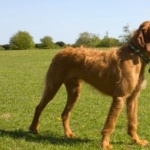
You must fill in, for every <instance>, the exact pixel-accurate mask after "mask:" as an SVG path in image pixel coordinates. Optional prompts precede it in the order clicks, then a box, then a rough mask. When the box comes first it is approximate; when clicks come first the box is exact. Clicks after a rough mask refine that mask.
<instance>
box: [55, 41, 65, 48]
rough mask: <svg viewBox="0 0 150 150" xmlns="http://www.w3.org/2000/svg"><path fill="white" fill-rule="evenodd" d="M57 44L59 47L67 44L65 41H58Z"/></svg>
mask: <svg viewBox="0 0 150 150" xmlns="http://www.w3.org/2000/svg"><path fill="white" fill-rule="evenodd" d="M55 44H56V45H58V46H59V47H65V46H66V44H65V43H64V42H63V41H58V42H56V43H55Z"/></svg>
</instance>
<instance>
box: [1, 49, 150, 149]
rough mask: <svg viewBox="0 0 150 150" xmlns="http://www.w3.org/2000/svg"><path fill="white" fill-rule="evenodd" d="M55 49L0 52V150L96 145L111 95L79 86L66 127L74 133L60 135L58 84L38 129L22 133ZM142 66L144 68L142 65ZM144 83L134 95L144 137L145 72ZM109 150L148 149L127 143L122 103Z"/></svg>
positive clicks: (148, 114) (148, 101)
mask: <svg viewBox="0 0 150 150" xmlns="http://www.w3.org/2000/svg"><path fill="white" fill-rule="evenodd" d="M57 51H58V50H27V51H0V150H32V149H35V150H97V149H99V141H100V139H101V135H100V130H101V129H102V127H103V124H104V121H105V119H106V115H107V112H108V109H109V106H110V103H111V98H110V97H107V96H104V95H102V94H100V93H98V92H97V91H96V90H95V89H93V88H92V87H90V86H89V85H87V84H84V85H83V89H82V93H81V96H80V98H79V101H78V103H77V105H76V107H75V109H74V110H73V113H72V117H71V127H72V130H73V131H75V133H76V135H77V136H78V137H77V138H76V139H65V138H64V137H63V130H62V124H61V118H60V115H61V112H62V111H63V108H64V105H65V102H66V93H65V88H64V86H62V87H61V89H60V91H59V93H58V94H57V95H56V97H55V98H54V100H53V101H52V102H51V103H50V104H49V105H48V106H47V107H46V109H45V110H44V112H43V114H42V116H41V119H40V134H39V135H33V134H31V133H29V132H28V127H29V125H30V123H31V120H32V117H33V112H34V109H35V107H36V105H37V104H38V102H39V100H40V97H41V94H42V90H43V83H44V76H45V73H46V71H47V68H48V66H49V64H50V62H51V59H52V57H53V56H54V54H55V53H56V52H57ZM147 69H148V68H147ZM146 79H147V81H148V84H147V88H146V89H145V90H143V91H142V92H141V95H140V98H139V112H138V118H139V128H138V132H139V135H140V136H141V137H142V138H145V139H147V140H149V141H150V119H149V118H150V74H148V73H147V70H146ZM111 143H112V144H113V147H114V150H149V149H150V147H149V146H147V147H145V148H142V147H140V146H137V145H134V144H132V143H131V141H130V138H129V136H128V135H127V134H126V114H125V108H124V110H123V112H122V113H121V115H120V117H119V120H118V122H117V125H116V129H115V132H114V133H113V135H112V136H111Z"/></svg>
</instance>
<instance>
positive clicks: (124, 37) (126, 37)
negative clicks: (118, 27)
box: [119, 24, 131, 44]
mask: <svg viewBox="0 0 150 150" xmlns="http://www.w3.org/2000/svg"><path fill="white" fill-rule="evenodd" d="M123 32H124V34H123V35H120V36H119V39H120V41H121V43H122V44H126V43H128V42H129V40H130V38H131V31H130V29H129V25H128V24H127V25H126V26H124V27H123Z"/></svg>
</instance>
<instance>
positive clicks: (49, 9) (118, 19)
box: [0, 0, 150, 45]
mask: <svg viewBox="0 0 150 150" xmlns="http://www.w3.org/2000/svg"><path fill="white" fill-rule="evenodd" d="M146 20H150V0H143V1H141V0H103V1H102V0H70V1H69V0H0V45H2V44H8V43H9V40H10V38H11V37H12V36H13V35H14V34H16V33H17V32H18V31H27V32H28V33H29V34H30V35H31V36H32V37H33V40H34V42H35V43H39V42H40V39H41V38H43V37H44V36H50V37H52V39H53V42H58V41H63V42H65V43H66V44H73V43H75V41H76V40H77V38H78V37H79V35H80V33H83V32H89V33H93V34H96V35H99V37H100V38H103V36H105V35H106V32H108V36H109V37H114V38H118V37H119V36H120V35H122V34H123V27H124V26H126V25H127V24H128V25H129V29H130V30H135V29H137V28H138V27H139V25H140V24H141V23H142V22H144V21H146Z"/></svg>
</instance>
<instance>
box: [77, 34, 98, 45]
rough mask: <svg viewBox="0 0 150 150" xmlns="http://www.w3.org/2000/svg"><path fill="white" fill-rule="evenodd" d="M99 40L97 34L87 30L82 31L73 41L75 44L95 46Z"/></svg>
mask: <svg viewBox="0 0 150 150" xmlns="http://www.w3.org/2000/svg"><path fill="white" fill-rule="evenodd" d="M99 42H100V38H99V36H98V35H96V34H93V33H88V32H83V33H81V34H80V35H79V38H78V39H77V40H76V42H75V46H84V47H96V46H97V45H98V44H99Z"/></svg>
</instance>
